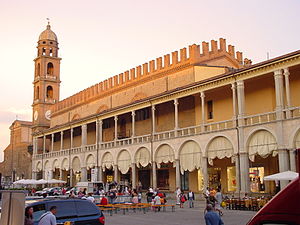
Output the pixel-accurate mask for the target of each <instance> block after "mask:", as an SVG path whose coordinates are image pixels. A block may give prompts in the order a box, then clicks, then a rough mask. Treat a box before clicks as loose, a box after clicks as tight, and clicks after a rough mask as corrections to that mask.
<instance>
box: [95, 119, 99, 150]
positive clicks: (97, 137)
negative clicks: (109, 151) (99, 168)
mask: <svg viewBox="0 0 300 225" xmlns="http://www.w3.org/2000/svg"><path fill="white" fill-rule="evenodd" d="M95 140H96V141H95V144H96V146H97V148H98V143H99V120H98V119H97V120H96V139H95Z"/></svg>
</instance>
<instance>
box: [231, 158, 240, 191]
mask: <svg viewBox="0 0 300 225" xmlns="http://www.w3.org/2000/svg"><path fill="white" fill-rule="evenodd" d="M232 157H235V180H236V191H235V192H236V193H239V192H240V186H241V184H240V183H241V182H240V159H239V156H238V155H235V156H232Z"/></svg>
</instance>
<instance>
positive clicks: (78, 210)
mask: <svg viewBox="0 0 300 225" xmlns="http://www.w3.org/2000/svg"><path fill="white" fill-rule="evenodd" d="M28 206H30V207H33V218H34V225H38V222H39V218H40V216H41V215H42V214H43V213H45V212H47V211H49V209H50V207H51V206H56V207H57V213H56V215H55V216H56V220H57V223H58V224H59V223H64V222H66V221H72V222H74V224H75V225H104V223H105V218H104V216H103V213H102V212H101V210H100V209H99V208H98V207H97V206H96V205H95V204H93V203H92V202H90V201H88V200H81V199H65V200H44V201H39V202H35V203H31V204H29V205H28Z"/></svg>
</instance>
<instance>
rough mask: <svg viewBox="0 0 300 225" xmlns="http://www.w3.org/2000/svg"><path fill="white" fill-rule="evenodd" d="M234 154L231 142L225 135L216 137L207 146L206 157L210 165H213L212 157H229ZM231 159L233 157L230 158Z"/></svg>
mask: <svg viewBox="0 0 300 225" xmlns="http://www.w3.org/2000/svg"><path fill="white" fill-rule="evenodd" d="M233 155H234V151H233V146H232V144H231V142H230V141H229V140H228V139H227V138H225V137H216V138H214V139H213V140H212V142H211V143H210V144H209V146H208V150H207V159H208V163H209V164H210V165H213V159H215V158H218V159H223V158H225V157H227V158H230V157H232V156H233ZM232 159H233V158H232Z"/></svg>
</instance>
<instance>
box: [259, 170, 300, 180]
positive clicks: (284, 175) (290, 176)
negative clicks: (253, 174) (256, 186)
mask: <svg viewBox="0 0 300 225" xmlns="http://www.w3.org/2000/svg"><path fill="white" fill-rule="evenodd" d="M298 176H299V174H298V173H296V172H293V171H285V172H281V173H275V174H272V175H270V176H266V177H264V180H294V179H296V178H297V177H298Z"/></svg>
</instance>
